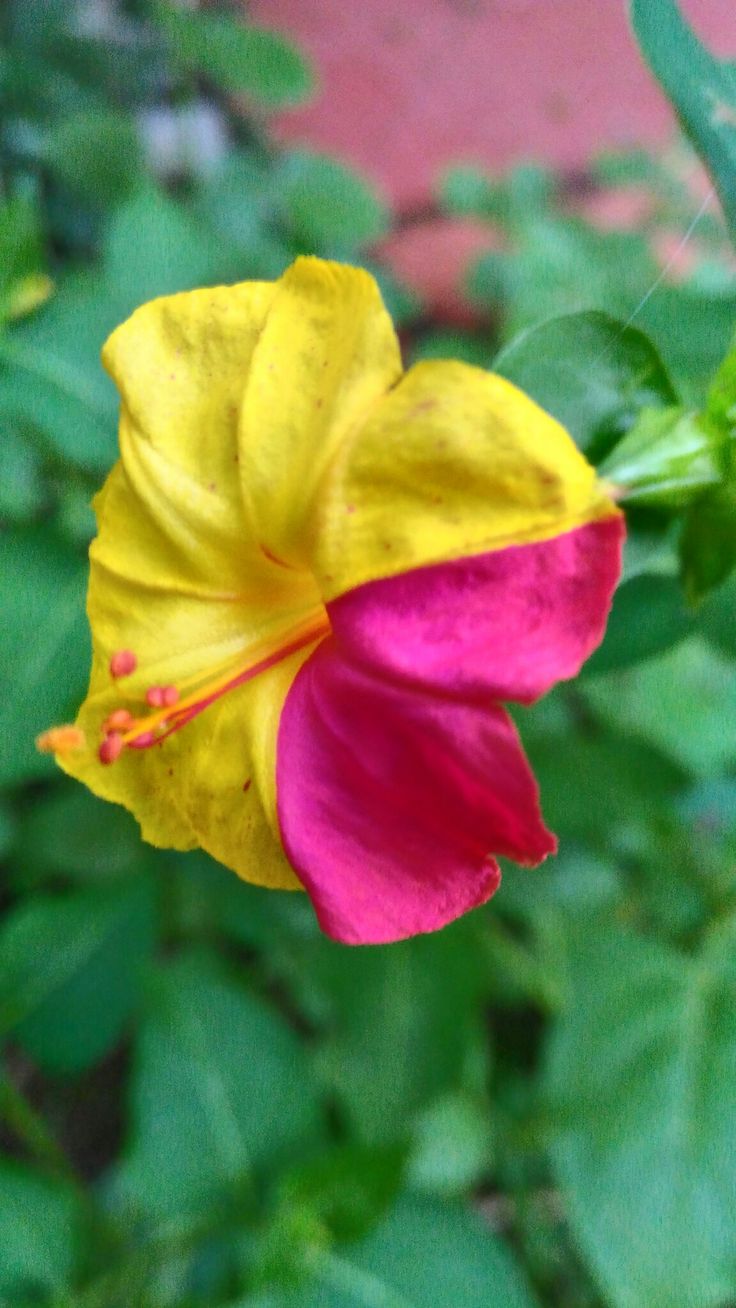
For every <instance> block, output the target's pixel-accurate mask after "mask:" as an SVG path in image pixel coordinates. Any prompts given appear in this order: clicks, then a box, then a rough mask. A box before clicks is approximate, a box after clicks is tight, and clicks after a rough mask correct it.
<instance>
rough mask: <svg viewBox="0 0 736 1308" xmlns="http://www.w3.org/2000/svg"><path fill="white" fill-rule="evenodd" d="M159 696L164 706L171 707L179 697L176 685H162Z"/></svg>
mask: <svg viewBox="0 0 736 1308" xmlns="http://www.w3.org/2000/svg"><path fill="white" fill-rule="evenodd" d="M161 698H162V701H163V704H164V707H165V708H172V707H173V706H174V704H176V703H177V702H178V699H179V692H178V690H177V689H176V686H164V687H163V688H162V691H161Z"/></svg>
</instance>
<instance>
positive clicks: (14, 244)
mask: <svg viewBox="0 0 736 1308" xmlns="http://www.w3.org/2000/svg"><path fill="white" fill-rule="evenodd" d="M43 267H44V253H43V231H42V226H41V215H40V213H39V208H38V205H37V204H36V203H35V202H34V201H33V199H32V198H31V197H30V196H26V195H23V194H21V195H17V196H13V197H12V198H11V199H10V200H7V201H6V202H5V203H4V204H2V205H0V320H1V319H2V318H4V317H6V316H11V315H12V311H13V299H14V297H17V295H18V293H19V291H20V290H22V287H23V285H24V283H25V284H28V282H29V279H32V278H33V277H34V276H36V275H38V274H39V273H40V272H41V271H42V269H43Z"/></svg>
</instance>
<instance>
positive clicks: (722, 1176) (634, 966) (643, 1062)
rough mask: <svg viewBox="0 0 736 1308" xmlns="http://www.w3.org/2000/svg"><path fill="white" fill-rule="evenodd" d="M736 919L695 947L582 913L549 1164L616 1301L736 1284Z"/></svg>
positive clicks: (655, 1305) (559, 1049)
mask: <svg viewBox="0 0 736 1308" xmlns="http://www.w3.org/2000/svg"><path fill="white" fill-rule="evenodd" d="M735 959H736V919H734V918H731V919H729V920H727V921H725V922H723V923H721V924H720V926H718V927H716V928H715V929H714V930H713V932H712V934H711V936H710V937H709V938H708V939H707V940H706V942H705V944H704V946H703V948H702V950H701V951H700V952H699V953H698V954H696V955H695V956H694V957H686V956H684V955H681V954H679V953H675V952H673V951H671V950H668V949H666V948H665V947H664V946H663V945H662V944H660V943H658V942H657V941H655V940H644V939H639V938H637V937H634V936H632V935H629V934H627V933H625V932H623V931H621V930H613V929H612V928H603V927H599V928H595V929H593V928H592V927H591V925H590V924H587V926H586V928H585V930H584V932H581V933H580V934H579V935H575V936H574V937H573V939H572V955H571V959H570V976H571V989H570V994H569V1002H568V1004H567V1007H566V1009H565V1012H564V1014H563V1016H562V1018H561V1019H560V1021H559V1022H558V1023H557V1025H556V1027H555V1029H554V1030H553V1035H552V1043H551V1048H550V1056H549V1066H548V1086H549V1092H550V1095H551V1098H552V1102H553V1104H554V1105H555V1106H556V1109H557V1115H558V1134H557V1138H556V1140H555V1143H554V1147H553V1162H554V1168H555V1172H556V1176H557V1179H558V1182H559V1183H560V1184H561V1186H562V1188H563V1190H564V1193H565V1196H566V1200H567V1206H568V1215H569V1219H570V1221H571V1223H572V1226H573V1229H574V1231H575V1233H576V1236H577V1239H578V1240H579V1242H580V1245H581V1248H582V1250H583V1252H584V1254H585V1256H586V1258H587V1260H588V1261H589V1263H590V1265H591V1266H592V1268H593V1269H594V1271H595V1273H596V1275H597V1277H598V1278H599V1280H600V1282H601V1285H602V1287H603V1291H604V1293H605V1295H606V1297H607V1301H610V1303H611V1304H612V1305H613V1308H639V1305H643V1304H646V1306H647V1308H675V1305H680V1304H681V1303H682V1302H683V1293H685V1296H686V1298H687V1300H688V1302H691V1303H693V1304H703V1305H705V1304H712V1305H714V1308H715V1305H716V1304H721V1303H725V1302H726V1301H730V1300H731V1299H732V1298H733V1297H734V1295H736V1262H735V1261H734V1248H735V1247H736V1170H735V1169H734V1166H733V1123H734V1117H735V1116H736V964H735V963H734V960H735Z"/></svg>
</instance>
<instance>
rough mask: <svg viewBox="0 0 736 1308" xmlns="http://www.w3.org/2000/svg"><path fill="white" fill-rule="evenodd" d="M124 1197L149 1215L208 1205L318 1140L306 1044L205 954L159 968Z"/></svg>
mask: <svg viewBox="0 0 736 1308" xmlns="http://www.w3.org/2000/svg"><path fill="white" fill-rule="evenodd" d="M132 1093H133V1138H132V1147H131V1151H130V1154H129V1156H128V1158H127V1160H126V1162H125V1163H124V1166H123V1170H122V1173H121V1176H120V1188H121V1193H122V1195H123V1197H124V1199H125V1201H126V1202H131V1201H132V1203H133V1204H134V1205H135V1206H136V1207H138V1208H140V1209H143V1210H144V1211H150V1212H153V1213H170V1214H179V1213H181V1212H183V1211H188V1210H192V1209H195V1210H196V1209H198V1208H201V1207H204V1208H205V1209H206V1208H207V1207H208V1205H209V1204H211V1202H213V1201H214V1200H215V1199H216V1198H217V1196H218V1194H220V1193H222V1192H223V1191H225V1190H227V1189H229V1188H231V1187H232V1186H234V1185H237V1184H241V1183H242V1182H243V1180H245V1179H247V1178H248V1177H249V1176H250V1175H251V1173H252V1169H253V1168H254V1167H256V1166H260V1165H262V1164H268V1165H269V1166H272V1165H273V1163H274V1160H275V1159H278V1157H279V1156H280V1155H284V1156H285V1157H289V1155H290V1154H291V1156H292V1157H293V1156H294V1154H295V1153H296V1151H297V1150H298V1149H299V1147H300V1146H301V1145H302V1144H303V1143H304V1142H305V1141H306V1140H309V1139H310V1138H312V1139H313V1138H314V1137H315V1136H317V1137H319V1133H320V1123H321V1119H320V1113H319V1109H318V1104H317V1098H316V1092H315V1088H314V1084H313V1080H312V1076H311V1073H310V1069H309V1066H308V1064H307V1061H306V1057H305V1053H304V1050H303V1049H302V1048H301V1047H300V1045H299V1043H298V1041H297V1039H296V1037H295V1036H294V1035H293V1033H292V1032H291V1031H290V1030H289V1028H288V1027H287V1026H286V1024H285V1022H284V1021H283V1020H282V1019H281V1018H280V1017H279V1016H278V1014H277V1013H276V1012H275V1011H274V1010H272V1009H271V1008H270V1007H269V1006H268V1005H266V1004H265V1003H263V1001H262V1000H260V999H257V998H256V997H255V996H254V995H252V994H249V993H248V991H246V990H245V989H243V988H242V987H241V986H237V985H235V984H233V983H232V982H231V981H229V980H228V979H227V978H226V977H225V976H224V975H223V974H222V973H221V972H220V971H219V969H218V968H217V967H216V966H215V965H214V964H213V963H212V962H210V961H209V960H208V959H207V958H204V957H199V956H194V955H190V956H188V957H186V956H185V957H182V958H181V959H179V960H178V961H176V962H174V963H172V964H170V965H169V966H168V967H167V968H165V969H163V970H162V971H161V973H160V975H159V976H158V977H157V978H156V984H155V986H154V988H153V991H152V996H151V1004H150V1009H149V1012H148V1013H147V1015H146V1017H145V1019H144V1021H143V1024H142V1026H141V1029H140V1036H139V1043H138V1049H137V1055H136V1063H135V1072H134V1078H133V1090H132Z"/></svg>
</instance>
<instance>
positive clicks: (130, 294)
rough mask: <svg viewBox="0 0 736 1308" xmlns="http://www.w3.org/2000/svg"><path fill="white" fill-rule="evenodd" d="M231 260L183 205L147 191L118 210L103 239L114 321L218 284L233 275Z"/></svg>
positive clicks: (226, 250)
mask: <svg viewBox="0 0 736 1308" xmlns="http://www.w3.org/2000/svg"><path fill="white" fill-rule="evenodd" d="M230 257H231V256H230ZM230 257H229V250H228V247H227V245H225V244H224V243H223V241H221V240H220V241H211V240H208V239H207V232H206V231H205V230H204V229H203V228H202V227H201V226H200V224H199V223H198V222H197V221H196V219H195V218H194V217H193V216H192V214H191V213H190V212H189V210H188V208H187V207H186V206H185V205H184V204H182V203H180V202H179V201H177V200H172V199H170V198H169V196H167V195H165V194H164V193H163V192H162V191H158V190H156V189H155V188H153V187H149V188H146V189H145V190H143V191H141V192H139V193H138V194H137V195H135V196H133V197H132V198H131V199H130V200H129V201H128V202H127V203H126V204H124V205H122V206H121V207H120V208H119V209H118V210H117V212H116V213H115V214H114V216H113V217H112V219H111V221H110V224H109V226H108V229H107V232H106V234H105V241H104V248H103V259H104V265H105V275H106V279H107V284H108V287H109V288H110V292H111V293H112V295H113V296H114V297H115V303H116V306H117V313H118V319H119V320H121V319H122V318H124V317H125V316H126V315H127V314H129V313H131V312H132V311H133V309H135V308H137V306H138V305H139V304H143V303H144V302H145V301H147V300H152V299H154V298H155V297H156V296H158V295H173V294H174V293H175V292H177V291H187V290H192V289H193V288H195V287H197V286H202V285H205V286H206V285H208V284H209V285H212V284H213V283H217V282H219V281H222V280H223V274H226V273H227V272H229V271H232V265H231V263H230ZM103 339H104V338H103ZM102 343H103V340H102V339H101V340H100V342H99V346H101V345H102Z"/></svg>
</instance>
